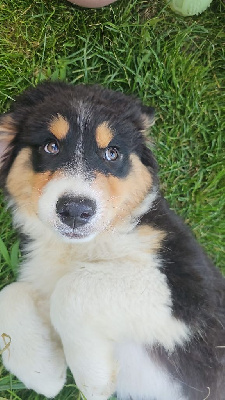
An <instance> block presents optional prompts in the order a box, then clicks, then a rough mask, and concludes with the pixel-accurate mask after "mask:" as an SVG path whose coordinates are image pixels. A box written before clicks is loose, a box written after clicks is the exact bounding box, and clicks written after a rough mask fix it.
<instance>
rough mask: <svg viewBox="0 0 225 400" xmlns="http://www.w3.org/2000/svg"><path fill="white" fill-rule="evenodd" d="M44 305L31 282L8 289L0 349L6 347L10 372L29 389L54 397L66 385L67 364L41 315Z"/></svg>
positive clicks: (1, 302)
mask: <svg viewBox="0 0 225 400" xmlns="http://www.w3.org/2000/svg"><path fill="white" fill-rule="evenodd" d="M44 306H45V305H44V304H41V301H40V299H38V298H37V297H36V296H35V294H34V290H33V288H32V286H31V285H30V284H28V283H25V282H16V283H12V284H11V285H9V286H7V287H6V288H4V289H3V290H2V291H1V292H0V348H1V349H4V348H5V350H4V351H3V354H2V357H3V363H4V365H5V367H6V368H7V369H8V370H10V371H11V372H12V373H13V374H15V375H16V376H17V377H18V378H19V379H20V380H21V381H22V382H23V383H24V384H25V385H26V386H27V387H28V388H31V389H34V390H36V391H37V392H38V393H42V394H44V395H45V396H47V397H54V396H56V394H57V393H58V392H59V391H60V390H61V389H62V387H63V385H64V383H65V378H66V363H65V357H64V354H63V350H62V347H61V344H60V341H59V339H58V338H57V337H56V334H55V332H54V330H53V328H52V327H51V324H50V323H49V321H46V320H45V319H44V318H42V315H41V313H39V310H41V309H42V307H44ZM4 334H5V335H7V336H4ZM7 343H8V344H9V346H7Z"/></svg>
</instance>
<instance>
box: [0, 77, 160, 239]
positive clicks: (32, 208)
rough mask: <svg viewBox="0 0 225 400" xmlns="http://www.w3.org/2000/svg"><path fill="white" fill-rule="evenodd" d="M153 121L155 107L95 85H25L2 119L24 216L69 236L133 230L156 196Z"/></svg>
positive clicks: (0, 145) (5, 166) (24, 221)
mask: <svg viewBox="0 0 225 400" xmlns="http://www.w3.org/2000/svg"><path fill="white" fill-rule="evenodd" d="M153 122H154V113H153V109H152V108H151V107H145V106H142V104H141V103H140V102H139V101H138V100H136V99H133V98H130V97H128V96H125V95H123V94H122V93H118V92H113V91H110V90H107V89H103V88H102V87H99V86H95V85H93V86H89V85H87V86H85V85H79V86H72V85H67V84H63V83H45V84H41V85H39V86H38V87H37V88H34V89H29V90H27V91H26V92H24V93H23V94H22V95H21V96H20V97H19V98H18V99H17V101H16V102H15V103H14V105H13V107H12V108H11V110H10V111H9V112H8V113H6V114H3V115H2V116H1V118H0V156H1V182H2V186H3V187H4V189H5V191H6V195H7V198H8V201H9V204H10V205H11V206H12V207H13V210H14V216H15V220H16V221H17V223H18V224H20V225H21V226H28V225H29V223H30V225H32V224H33V226H37V223H38V224H39V227H40V226H41V227H42V229H44V227H48V228H49V229H50V230H51V231H52V232H55V233H57V234H59V235H60V236H61V237H62V238H65V239H66V240H69V241H82V240H89V239H91V238H92V237H94V236H95V235H96V234H98V233H100V232H102V231H104V230H105V229H116V228H118V227H121V226H126V227H127V229H128V226H131V225H132V224H133V223H134V221H137V220H138V218H139V217H140V216H141V215H142V214H143V213H145V212H146V211H147V210H148V209H149V208H150V207H151V204H152V201H153V199H154V193H155V184H156V164H155V161H154V158H153V155H152V153H151V151H150V150H149V149H148V148H147V147H146V145H145V139H144V136H143V133H144V131H145V130H147V129H148V128H149V127H150V126H151V125H152V124H153ZM26 233H29V232H26Z"/></svg>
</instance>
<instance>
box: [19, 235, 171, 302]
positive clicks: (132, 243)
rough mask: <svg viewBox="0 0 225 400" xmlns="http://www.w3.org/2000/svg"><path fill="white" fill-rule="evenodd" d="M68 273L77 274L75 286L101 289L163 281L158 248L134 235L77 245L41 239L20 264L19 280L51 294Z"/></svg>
mask: <svg viewBox="0 0 225 400" xmlns="http://www.w3.org/2000/svg"><path fill="white" fill-rule="evenodd" d="M67 274H72V275H73V276H74V277H76V279H75V281H76V282H77V285H76V284H75V286H79V284H81V282H82V283H83V285H85V286H86V288H88V287H89V289H91V287H95V290H97V289H98V288H99V290H100V291H101V292H102V291H104V288H106V290H107V291H108V292H110V291H111V290H112V291H113V290H115V288H118V289H119V288H122V287H123V288H124V290H125V287H127V288H126V290H128V289H129V291H132V290H134V289H135V290H136V291H138V289H140V290H141V291H143V290H144V289H145V288H146V286H147V285H149V284H151V285H154V282H155V281H157V282H158V285H160V281H162V280H164V275H163V274H162V272H160V261H159V256H158V250H155V249H153V248H151V244H149V246H148V247H146V245H145V244H144V245H143V243H142V242H141V241H140V240H139V237H133V235H131V236H129V237H128V238H126V239H124V237H122V238H115V237H113V240H111V241H110V240H107V241H101V242H98V241H97V242H95V243H87V244H83V245H82V246H76V247H75V246H74V247H73V246H62V245H61V246H57V245H53V246H51V245H49V243H44V242H42V243H40V245H39V246H38V247H37V246H36V249H35V250H33V251H30V252H29V254H28V257H27V259H26V261H25V262H24V263H23V264H22V266H21V273H20V280H25V281H29V282H30V283H31V284H32V285H34V287H35V288H36V289H37V290H38V291H40V292H42V294H43V295H45V296H50V295H51V293H52V292H53V290H54V288H55V286H56V285H57V282H58V281H59V280H60V279H61V278H62V277H63V276H65V275H67Z"/></svg>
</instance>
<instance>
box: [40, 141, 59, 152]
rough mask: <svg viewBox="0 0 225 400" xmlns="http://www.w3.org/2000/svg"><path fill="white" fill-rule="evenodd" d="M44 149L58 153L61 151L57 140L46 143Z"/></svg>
mask: <svg viewBox="0 0 225 400" xmlns="http://www.w3.org/2000/svg"><path fill="white" fill-rule="evenodd" d="M44 151H45V152H46V153H49V154H53V155H55V154H58V153H59V145H58V143H57V142H54V141H52V142H49V143H47V144H46V145H45V147H44Z"/></svg>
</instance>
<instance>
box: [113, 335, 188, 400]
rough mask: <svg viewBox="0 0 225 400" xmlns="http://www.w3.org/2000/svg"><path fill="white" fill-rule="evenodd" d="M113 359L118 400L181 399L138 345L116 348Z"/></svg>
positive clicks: (159, 369) (127, 344)
mask: <svg viewBox="0 0 225 400" xmlns="http://www.w3.org/2000/svg"><path fill="white" fill-rule="evenodd" d="M116 356H117V362H118V365H119V372H118V376H117V385H116V390H117V397H118V399H123V400H124V399H126V400H129V399H130V398H132V399H135V400H149V399H150V398H151V399H160V400H185V397H183V396H182V393H181V390H180V387H179V385H178V384H177V383H176V382H175V381H174V380H173V379H172V377H170V376H169V375H168V374H167V373H166V372H165V371H164V370H163V369H162V368H161V367H160V366H158V365H157V363H156V362H155V361H154V360H152V359H151V358H150V356H149V355H148V354H147V352H146V350H145V348H144V347H143V346H141V345H140V343H139V344H137V343H134V342H130V343H129V342H127V343H123V344H120V345H117V346H116ZM149 396H151V397H149Z"/></svg>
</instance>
